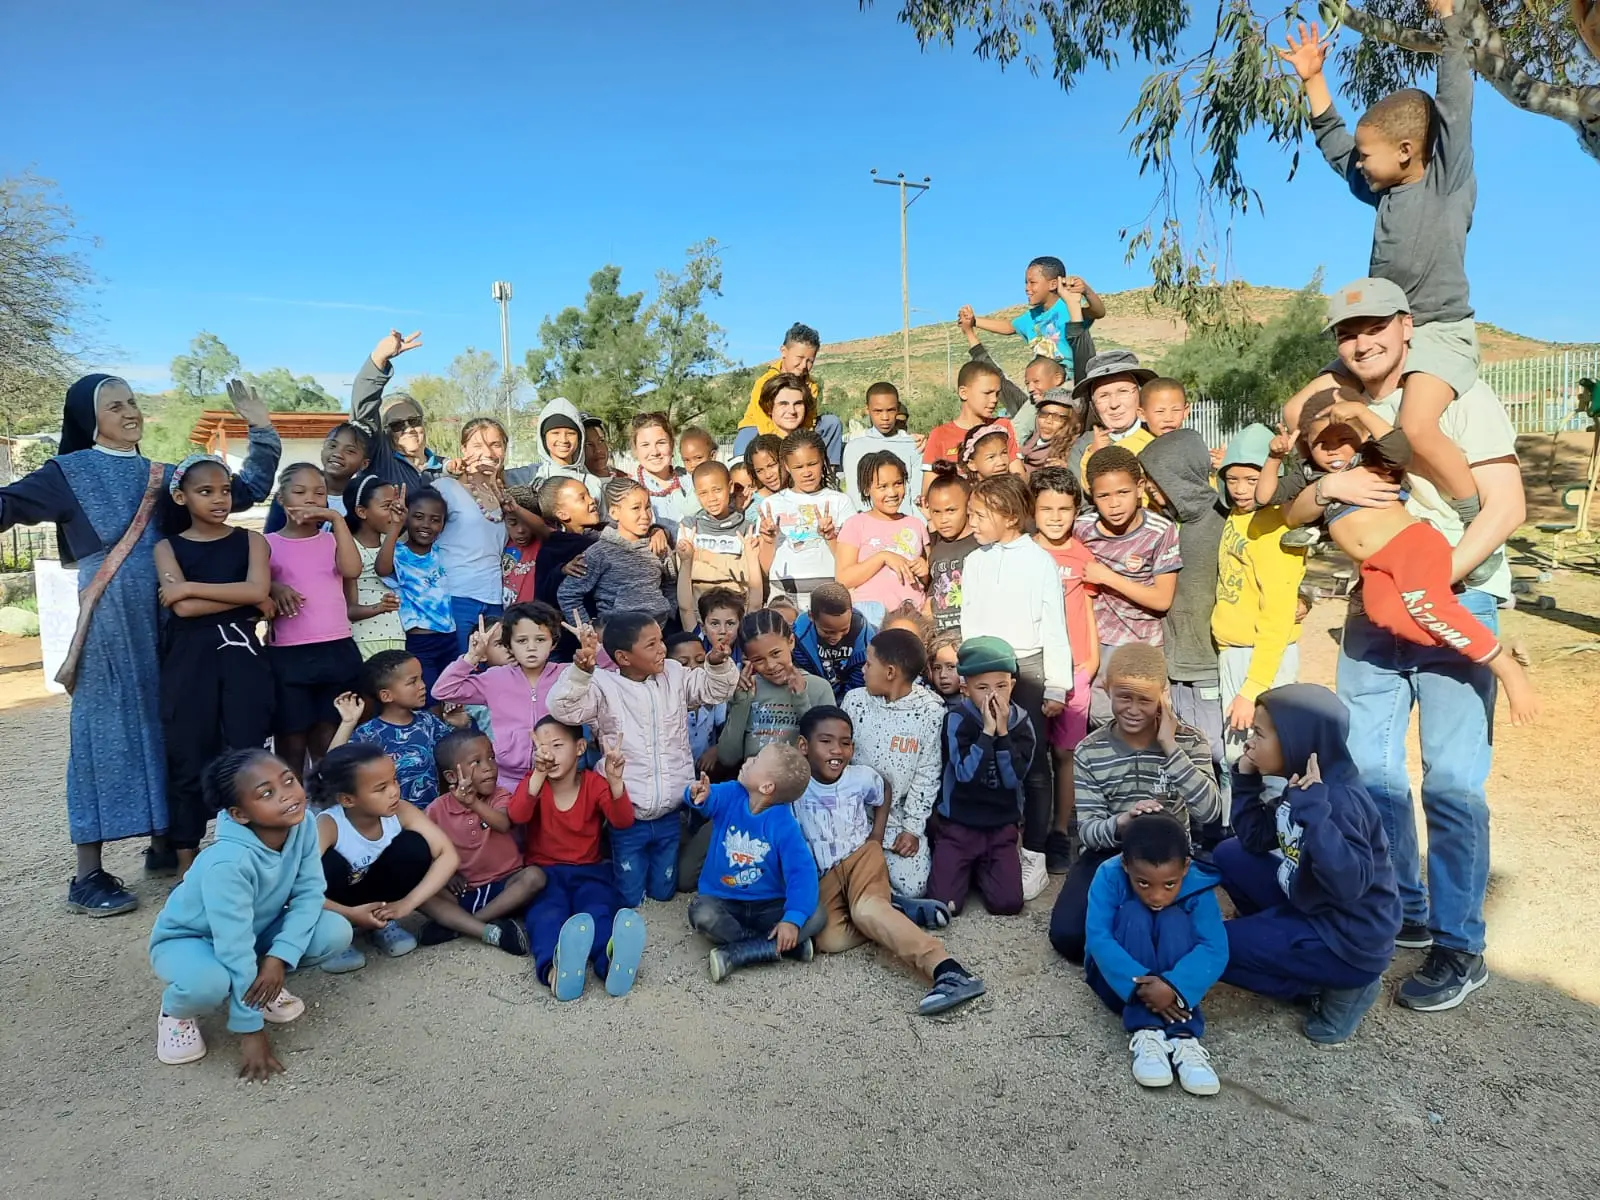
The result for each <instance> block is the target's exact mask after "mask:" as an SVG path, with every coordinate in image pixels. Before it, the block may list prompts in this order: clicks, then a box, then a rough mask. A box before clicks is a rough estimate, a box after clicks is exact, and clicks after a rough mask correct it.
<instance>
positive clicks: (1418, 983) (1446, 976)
mask: <svg viewBox="0 0 1600 1200" xmlns="http://www.w3.org/2000/svg"><path fill="white" fill-rule="evenodd" d="M1488 982H1489V968H1488V967H1486V966H1484V965H1483V955H1481V954H1468V953H1467V952H1466V951H1465V950H1451V949H1449V948H1448V947H1445V946H1441V945H1439V944H1438V943H1437V942H1436V943H1434V947H1433V949H1432V950H1429V951H1428V957H1427V958H1426V959H1424V960H1423V963H1422V966H1420V967H1418V968H1417V971H1416V974H1414V975H1412V976H1411V978H1410V979H1408V980H1406V981H1405V982H1404V983H1403V984H1401V985H1400V993H1399V995H1398V996H1396V997H1395V998H1396V999H1397V1000H1399V1002H1400V1003H1401V1004H1403V1005H1404V1006H1405V1007H1406V1008H1409V1009H1412V1010H1414V1011H1416V1012H1444V1011H1445V1010H1446V1009H1451V1008H1454V1007H1455V1006H1456V1005H1458V1004H1460V1003H1461V1002H1462V1001H1463V1000H1465V999H1466V998H1467V997H1468V996H1470V995H1472V993H1473V992H1475V991H1477V990H1478V989H1479V988H1481V987H1482V986H1483V985H1484V984H1486V983H1488Z"/></svg>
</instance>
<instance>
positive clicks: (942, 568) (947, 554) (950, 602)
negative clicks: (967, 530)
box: [928, 534, 978, 633]
mask: <svg viewBox="0 0 1600 1200" xmlns="http://www.w3.org/2000/svg"><path fill="white" fill-rule="evenodd" d="M977 544H978V540H977V539H976V538H974V537H972V536H971V535H970V534H969V535H968V536H967V537H964V538H961V539H959V540H957V541H954V542H940V543H939V544H938V545H937V546H935V547H934V548H933V549H932V550H931V551H930V552H929V554H928V597H929V599H930V600H931V601H932V604H933V623H934V627H935V628H936V629H938V631H939V632H940V633H943V632H944V631H945V630H947V629H960V628H961V575H962V572H963V570H964V569H965V567H966V561H967V555H968V554H969V553H970V552H971V551H972V550H973V549H974V548H975V547H976V546H977Z"/></svg>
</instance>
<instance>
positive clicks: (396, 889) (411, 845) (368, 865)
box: [306, 744, 461, 975]
mask: <svg viewBox="0 0 1600 1200" xmlns="http://www.w3.org/2000/svg"><path fill="white" fill-rule="evenodd" d="M306 790H307V792H308V793H309V795H310V797H311V803H312V804H313V805H314V806H315V807H316V808H317V810H318V813H319V815H318V817H317V847H318V852H319V853H320V854H321V856H322V874H323V877H324V879H325V881H326V883H327V899H326V900H325V901H324V906H325V907H326V908H328V909H330V910H331V911H333V912H336V913H338V914H339V915H340V916H342V917H344V918H345V919H346V920H347V921H349V922H350V924H351V925H353V926H355V928H356V929H359V930H364V931H366V932H367V933H368V935H369V936H370V938H371V941H372V944H373V945H374V946H375V947H376V948H377V949H378V951H379V952H380V953H382V954H383V955H385V956H386V957H388V958H399V957H400V956H401V955H403V954H410V953H411V952H412V951H413V950H415V949H416V948H417V939H416V938H414V937H412V936H411V934H410V933H408V932H407V931H406V930H405V929H404V928H403V927H402V926H401V924H400V922H401V920H402V919H404V918H405V917H409V916H410V915H411V914H412V913H414V912H421V913H422V914H423V915H424V916H428V917H432V918H433V919H434V920H439V919H440V918H441V916H442V917H443V918H444V919H445V920H449V919H450V917H451V916H452V915H453V913H455V912H458V911H460V910H459V909H458V908H457V906H456V902H455V899H454V898H453V897H452V896H451V895H450V894H449V893H448V892H446V891H445V890H444V889H445V885H446V884H447V883H449V882H450V877H451V876H453V875H454V874H455V873H456V868H457V867H458V866H460V865H461V858H460V856H459V855H458V854H457V853H456V848H455V847H454V846H453V845H451V844H450V839H449V838H448V837H446V836H445V835H444V832H443V831H442V830H441V829H440V828H439V827H438V826H437V825H435V824H434V823H433V822H432V821H430V820H428V818H427V817H426V816H424V815H423V814H422V813H421V812H420V811H419V810H418V809H417V808H416V807H414V806H413V805H410V804H407V803H406V802H405V801H404V800H402V799H401V798H400V784H399V781H398V780H397V779H396V778H395V770H394V760H393V759H391V758H390V757H389V756H388V755H386V754H385V753H384V752H383V751H382V750H380V749H379V748H378V747H377V746H369V745H361V744H358V745H354V746H339V747H337V748H336V749H333V750H330V751H328V754H327V757H325V758H324V759H323V760H322V761H321V762H320V763H319V764H317V769H316V770H315V771H313V772H312V773H311V777H310V778H309V779H308V780H307V781H306ZM366 963H367V956H366V955H365V954H363V953H362V952H361V951H360V950H358V949H357V948H356V947H355V946H351V947H349V948H348V949H346V950H345V951H344V953H342V954H338V955H335V956H334V957H332V958H329V959H327V960H325V961H324V962H323V963H322V969H323V970H324V971H327V972H328V973H329V974H331V975H342V974H344V973H345V972H347V971H358V970H360V969H361V968H362V967H364V966H366Z"/></svg>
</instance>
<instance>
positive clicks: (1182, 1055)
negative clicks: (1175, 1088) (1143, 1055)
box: [1167, 1037, 1222, 1096]
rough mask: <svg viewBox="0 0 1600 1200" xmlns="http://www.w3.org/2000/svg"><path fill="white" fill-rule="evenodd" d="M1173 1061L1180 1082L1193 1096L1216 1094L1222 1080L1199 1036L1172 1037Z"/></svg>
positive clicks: (1220, 1087)
mask: <svg viewBox="0 0 1600 1200" xmlns="http://www.w3.org/2000/svg"><path fill="white" fill-rule="evenodd" d="M1167 1044H1168V1045H1169V1046H1171V1047H1172V1063H1173V1065H1174V1066H1175V1067H1177V1068H1178V1082H1179V1084H1181V1085H1182V1086H1183V1090H1184V1091H1186V1092H1188V1093H1189V1094H1190V1095H1191V1096H1215V1095H1216V1094H1217V1093H1218V1092H1219V1091H1221V1090H1222V1081H1221V1080H1220V1079H1218V1078H1217V1073H1216V1071H1214V1070H1213V1069H1212V1067H1211V1056H1210V1055H1209V1054H1207V1053H1206V1048H1205V1047H1204V1046H1202V1045H1201V1044H1200V1039H1199V1038H1192V1037H1187V1038H1172V1039H1171V1040H1170V1041H1169V1042H1168V1043H1167Z"/></svg>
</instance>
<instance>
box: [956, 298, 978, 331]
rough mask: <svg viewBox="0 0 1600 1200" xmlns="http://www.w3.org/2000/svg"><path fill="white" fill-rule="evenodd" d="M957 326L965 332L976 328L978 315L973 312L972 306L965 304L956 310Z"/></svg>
mask: <svg viewBox="0 0 1600 1200" xmlns="http://www.w3.org/2000/svg"><path fill="white" fill-rule="evenodd" d="M956 324H957V325H958V326H960V328H961V330H962V331H963V332H965V331H966V330H968V329H972V328H975V327H976V326H977V324H978V314H977V313H976V312H974V311H973V308H972V305H970V304H963V305H962V306H961V307H960V308H959V309H957V310H956Z"/></svg>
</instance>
